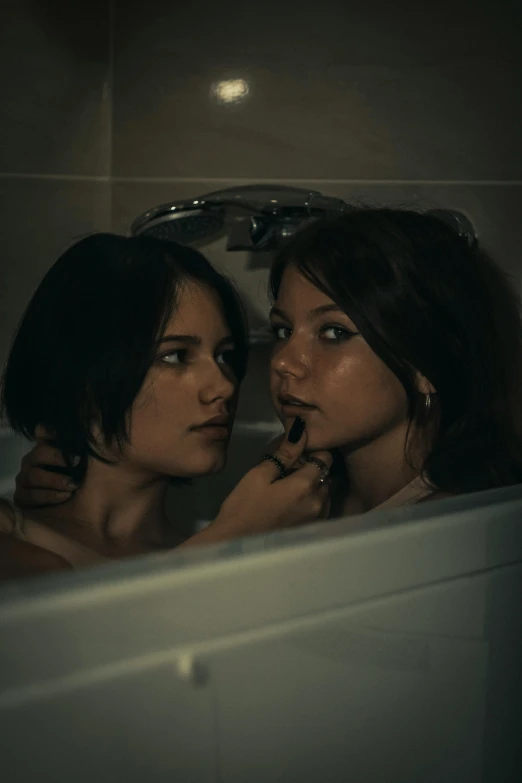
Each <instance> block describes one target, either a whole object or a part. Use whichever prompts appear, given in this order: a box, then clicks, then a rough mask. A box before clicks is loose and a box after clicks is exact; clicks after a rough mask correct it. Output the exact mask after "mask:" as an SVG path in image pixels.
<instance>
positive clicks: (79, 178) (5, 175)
mask: <svg viewBox="0 0 522 783" xmlns="http://www.w3.org/2000/svg"><path fill="white" fill-rule="evenodd" d="M111 158H112V155H111ZM0 179H36V180H58V181H64V182H67V181H73V182H107V183H118V184H125V183H129V184H137V185H140V184H143V185H147V184H150V185H161V184H165V185H168V184H173V183H177V182H186V183H189V184H190V183H199V182H209V183H214V182H215V183H217V184H225V183H230V182H236V183H245V184H260V185H278V184H279V185H280V184H283V185H284V184H287V185H288V184H289V183H297V184H302V185H304V186H307V185H309V184H310V183H313V184H314V183H317V184H319V185H383V186H386V185H448V186H459V185H472V186H480V187H520V186H521V185H522V180H494V179H491V180H478V179H477V180H472V179H471V180H467V179H462V180H460V179H455V180H451V179H314V178H308V179H304V178H303V179H296V178H295V177H294V178H292V177H289V178H287V179H283V178H279V179H278V178H275V179H265V178H262V177H233V176H231V177H204V176H201V177H113V176H111V175H110V174H109V175H104V176H98V175H90V174H45V173H44V174H27V173H18V172H7V171H6V172H0Z"/></svg>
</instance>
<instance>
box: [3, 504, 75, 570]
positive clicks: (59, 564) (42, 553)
mask: <svg viewBox="0 0 522 783" xmlns="http://www.w3.org/2000/svg"><path fill="white" fill-rule="evenodd" d="M0 513H4V512H3V510H0ZM71 568H72V566H71V565H70V563H68V562H67V560H65V559H64V558H63V557H60V555H57V554H55V553H54V552H49V551H48V550H47V549H42V548H41V547H39V546H35V544H30V543H28V542H27V541H20V540H19V539H18V538H15V537H14V536H11V535H8V534H6V533H2V532H0V579H16V578H20V577H24V576H36V575H38V574H45V573H48V572H51V571H68V570H71Z"/></svg>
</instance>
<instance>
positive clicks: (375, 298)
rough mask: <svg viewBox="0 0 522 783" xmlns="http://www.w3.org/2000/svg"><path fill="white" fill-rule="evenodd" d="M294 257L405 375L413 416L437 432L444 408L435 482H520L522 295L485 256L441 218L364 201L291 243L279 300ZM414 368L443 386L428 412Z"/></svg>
mask: <svg viewBox="0 0 522 783" xmlns="http://www.w3.org/2000/svg"><path fill="white" fill-rule="evenodd" d="M289 264H293V265H295V267H296V268H297V269H298V270H299V271H300V272H301V273H302V274H303V275H304V276H305V277H307V278H308V279H309V280H310V281H311V282H312V283H313V284H314V285H315V286H317V287H318V288H319V289H320V290H322V291H323V292H324V293H326V294H327V296H329V297H330V298H331V299H333V300H334V301H335V302H336V304H337V305H338V306H339V307H341V309H342V310H343V311H344V312H345V313H346V314H347V315H348V316H349V317H350V318H351V319H352V320H353V321H354V322H355V324H356V325H357V328H358V329H359V330H360V332H361V334H362V335H363V337H364V338H365V340H366V341H367V343H368V344H369V345H370V347H371V348H372V350H373V351H374V352H375V353H376V354H377V355H378V356H379V357H380V359H381V360H382V361H383V362H384V363H385V364H386V365H387V366H388V367H389V368H390V370H391V371H392V372H393V373H394V374H395V375H396V376H397V378H398V379H399V380H400V382H401V383H402V385H403V387H404V389H405V392H406V395H407V398H408V404H409V417H410V422H412V421H413V420H414V419H415V420H416V422H418V423H419V425H421V428H424V431H427V427H428V424H429V421H428V419H429V417H430V415H431V416H433V415H434V414H435V413H436V414H437V416H438V426H437V428H436V432H435V433H434V435H433V436H432V439H431V443H430V448H429V450H428V451H429V453H428V456H427V457H426V459H425V462H424V464H423V465H422V466H420V468H421V471H422V473H423V475H424V476H425V477H426V479H427V480H428V481H429V482H430V483H431V484H432V486H434V487H436V488H438V489H440V490H442V491H448V492H471V491H475V490H480V489H488V488H492V487H498V486H504V485H509V484H515V483H519V482H522V422H521V393H522V363H521V359H522V355H521V347H522V341H521V336H522V332H521V319H520V313H519V303H518V297H517V295H516V293H515V291H514V287H513V285H512V284H511V283H510V281H509V280H508V279H507V276H506V275H505V274H504V273H503V272H502V271H501V270H500V268H499V267H497V265H496V264H495V263H494V262H493V261H492V260H491V258H490V257H489V256H488V255H487V254H486V253H485V252H483V251H482V250H481V249H479V248H478V247H476V246H475V247H471V246H470V245H469V244H468V243H467V241H466V240H465V239H463V238H462V237H460V236H459V235H458V234H457V233H456V232H455V231H454V230H453V229H452V228H451V227H450V226H449V225H447V224H446V223H444V222H443V221H441V220H440V219H438V218H436V217H434V216H431V215H428V214H422V213H418V212H414V211H409V210H400V209H380V208H379V209H372V208H361V209H354V210H353V211H351V212H348V213H346V214H343V215H340V216H336V217H333V218H325V219H321V220H317V221H316V222H314V223H311V224H310V225H308V226H307V227H305V228H304V229H302V230H301V231H300V232H298V233H297V234H296V235H295V237H293V238H292V239H291V240H290V241H289V242H288V243H287V245H286V246H285V247H284V248H283V250H282V251H281V253H280V254H279V256H278V258H277V259H276V261H275V263H274V265H273V268H272V271H271V277H270V287H271V293H272V296H273V297H274V298H275V297H277V294H278V291H279V287H280V284H281V280H282V276H283V273H284V271H285V269H286V267H287V266H288V265H289ZM416 370H417V371H419V372H420V373H421V374H422V375H424V376H425V377H426V378H427V379H428V380H429V381H430V382H431V383H432V384H433V386H434V388H435V389H436V392H437V393H436V395H433V397H434V400H436V404H435V405H434V406H433V408H432V410H431V412H430V413H429V414H426V411H425V409H424V408H423V407H421V406H420V405H419V394H418V392H417V391H416V387H415V371H416Z"/></svg>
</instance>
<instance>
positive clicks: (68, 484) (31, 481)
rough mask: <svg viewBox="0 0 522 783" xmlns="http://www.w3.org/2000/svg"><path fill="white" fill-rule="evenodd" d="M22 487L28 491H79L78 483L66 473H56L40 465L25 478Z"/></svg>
mask: <svg viewBox="0 0 522 783" xmlns="http://www.w3.org/2000/svg"><path fill="white" fill-rule="evenodd" d="M22 486H23V487H26V488H27V489H51V490H59V491H60V492H74V490H75V489H78V485H77V483H76V482H75V481H74V480H73V479H72V478H71V477H70V476H68V475H67V474H66V473H55V472H54V471H52V470H46V469H45V468H42V467H40V466H38V465H35V466H34V467H33V468H31V469H30V470H29V471H28V472H27V475H25V476H24V477H23V479H22Z"/></svg>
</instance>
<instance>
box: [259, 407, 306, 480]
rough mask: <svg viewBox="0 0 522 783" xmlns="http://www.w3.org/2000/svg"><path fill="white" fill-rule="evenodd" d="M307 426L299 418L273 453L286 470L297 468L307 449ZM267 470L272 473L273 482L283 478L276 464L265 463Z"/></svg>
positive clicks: (298, 417)
mask: <svg viewBox="0 0 522 783" xmlns="http://www.w3.org/2000/svg"><path fill="white" fill-rule="evenodd" d="M306 441H307V436H306V426H305V423H304V421H303V419H301V417H300V416H297V417H296V418H295V419H294V421H293V423H292V426H291V427H290V429H289V430H288V432H287V434H286V436H285V438H284V439H283V440H282V441H281V444H280V445H279V447H278V448H277V449H276V450H275V451H273V452H272V454H273V456H274V457H276V459H277V460H279V462H280V463H281V464H282V465H283V466H284V468H285V470H290V469H291V468H293V467H295V465H296V463H297V462H298V460H299V459H300V457H301V456H302V454H303V452H304V450H305V448H306ZM265 465H266V466H267V467H265V470H266V471H267V472H269V473H270V475H271V477H272V481H274V480H275V479H277V478H280V477H281V471H280V470H279V467H278V466H277V464H276V463H275V462H272V461H270V462H265Z"/></svg>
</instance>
